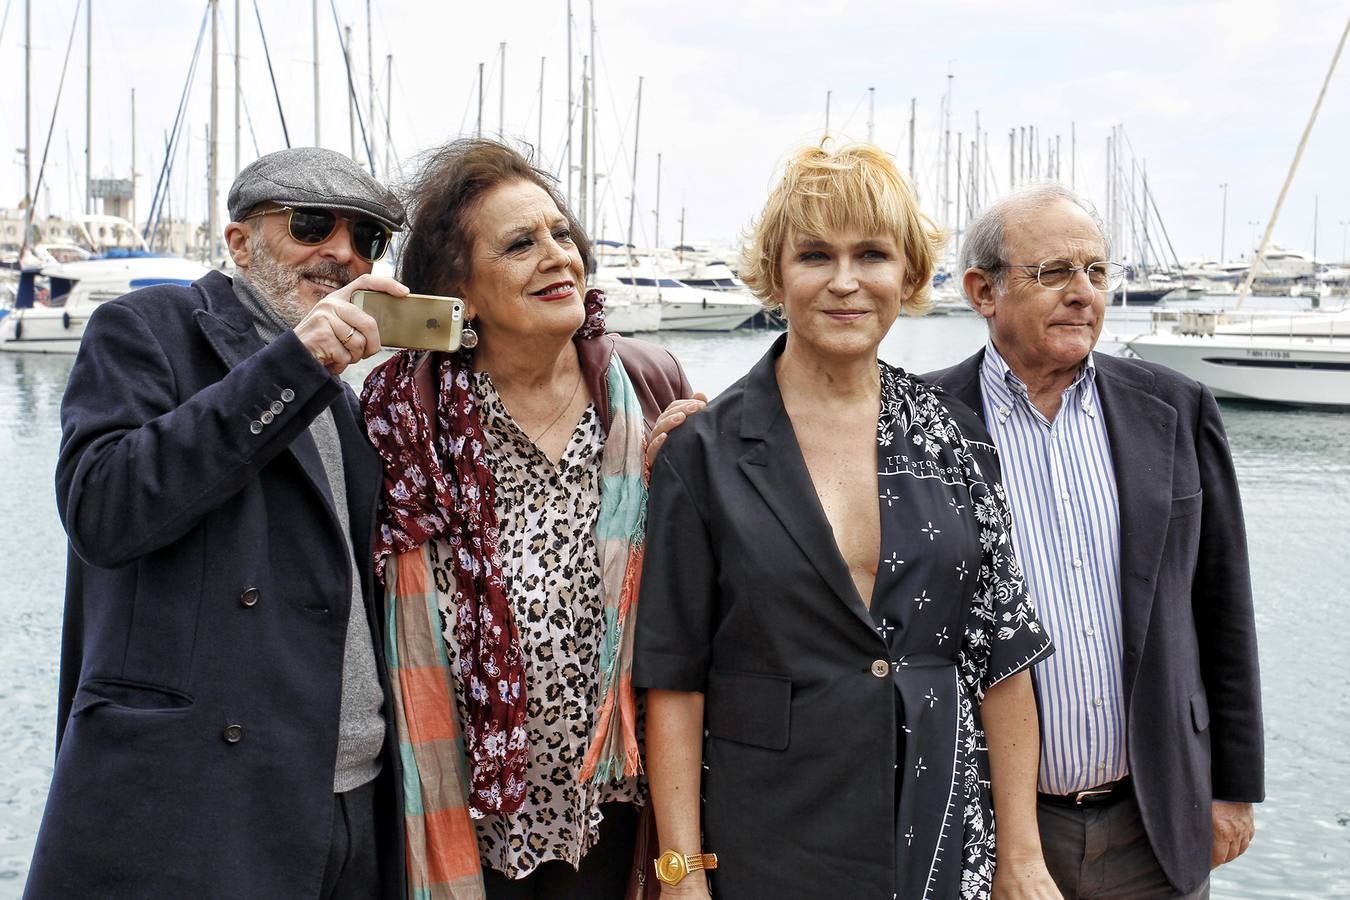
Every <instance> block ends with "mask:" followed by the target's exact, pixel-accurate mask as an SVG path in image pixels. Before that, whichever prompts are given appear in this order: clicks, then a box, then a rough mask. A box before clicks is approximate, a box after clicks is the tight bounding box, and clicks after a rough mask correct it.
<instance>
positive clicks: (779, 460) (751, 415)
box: [739, 338, 875, 630]
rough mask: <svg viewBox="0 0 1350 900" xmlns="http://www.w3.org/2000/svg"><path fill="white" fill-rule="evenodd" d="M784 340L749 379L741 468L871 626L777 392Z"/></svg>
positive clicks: (838, 593) (822, 573)
mask: <svg viewBox="0 0 1350 900" xmlns="http://www.w3.org/2000/svg"><path fill="white" fill-rule="evenodd" d="M785 343H786V341H785V339H784V338H779V339H778V341H777V342H775V344H774V346H773V348H772V349H771V350H770V351H769V352H768V353H767V354H765V355H764V357H763V358H762V359H760V361H759V362H758V363H756V364H755V367H754V368H753V369H751V370H750V375H749V376H748V378H747V379H746V384H745V398H744V401H743V409H744V413H743V414H742V419H741V437H742V438H743V439H744V440H746V441H747V442H748V443H749V449H748V450H747V451H746V452H745V453H744V454H743V455H742V456H741V458H740V460H739V465H740V469H741V472H742V473H744V474H745V477H746V479H747V480H748V481H749V482H750V484H751V485H752V486H753V487H754V488H755V490H756V491H758V492H759V495H760V497H761V498H763V500H764V503H765V505H767V506H768V507H769V509H770V511H772V512H773V514H774V516H775V517H776V518H777V519H778V521H779V522H781V523H782V525H783V527H784V528H785V529H786V530H787V532H788V534H789V535H791V536H792V539H793V541H794V542H796V544H797V546H798V548H800V549H801V551H802V555H803V556H805V557H806V558H807V560H809V561H810V563H811V565H812V566H813V567H814V568H815V569H816V571H817V572H819V573H820V577H821V578H823V579H824V580H825V583H826V584H827V585H829V586H830V589H831V590H833V591H834V593H835V595H836V596H837V597H838V598H839V599H840V601H842V602H843V603H844V605H845V606H847V607H848V609H849V610H850V611H851V612H852V613H853V614H854V615H856V616H857V617H858V618H859V619H861V620H862V621H863V622H864V623H865V624H866V625H867V628H868V629H869V630H871V629H873V628H874V627H875V625H874V624H873V622H872V614H871V613H870V612H869V611H868V609H867V606H866V604H864V602H863V600H862V598H861V597H859V596H858V589H857V588H856V587H855V586H854V584H853V578H852V576H851V575H849V571H848V566H847V565H846V564H845V563H844V558H843V556H841V555H840V553H839V547H838V544H836V543H835V539H834V531H833V529H831V528H830V522H829V519H827V518H826V517H825V510H824V509H823V508H822V507H821V505H820V499H819V497H817V495H816V489H815V485H814V484H812V482H811V475H810V472H808V471H807V468H806V460H805V458H803V456H802V451H801V447H800V445H799V444H798V443H797V435H796V433H795V432H794V431H793V430H792V420H791V419H789V418H788V414H787V410H786V409H785V408H784V407H783V397H782V394H780V393H779V391H778V379H777V378H776V377H775V376H774V370H773V366H774V360H776V359H777V358H778V356H779V354H780V353H782V351H783V345H784V344H785Z"/></svg>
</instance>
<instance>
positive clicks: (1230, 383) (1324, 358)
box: [1128, 334, 1350, 407]
mask: <svg viewBox="0 0 1350 900" xmlns="http://www.w3.org/2000/svg"><path fill="white" fill-rule="evenodd" d="M1128 346H1129V348H1130V350H1132V351H1133V352H1134V354H1135V355H1136V356H1138V357H1139V358H1141V359H1145V360H1148V361H1149V362H1156V363H1161V364H1163V365H1165V366H1168V367H1169V368H1172V369H1176V370H1177V371H1178V372H1181V373H1182V374H1183V375H1189V376H1190V377H1191V378H1194V379H1195V380H1196V381H1199V382H1201V383H1202V384H1204V385H1206V386H1207V387H1208V388H1209V389H1210V390H1211V391H1213V392H1214V395H1215V396H1216V397H1228V398H1234V399H1243V400H1260V401H1264V402H1267V403H1284V404H1292V405H1297V406H1318V407H1350V339H1343V338H1334V339H1329V338H1323V339H1316V338H1307V337H1296V338H1293V339H1290V338H1287V337H1284V338H1281V337H1272V336H1265V335H1232V334H1221V335H1215V336H1214V337H1206V336H1196V335H1179V334H1149V335H1142V336H1140V337H1137V338H1135V339H1134V340H1132V341H1130V342H1129V345H1128Z"/></svg>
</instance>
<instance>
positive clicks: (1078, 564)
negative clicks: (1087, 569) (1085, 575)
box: [1073, 559, 1083, 569]
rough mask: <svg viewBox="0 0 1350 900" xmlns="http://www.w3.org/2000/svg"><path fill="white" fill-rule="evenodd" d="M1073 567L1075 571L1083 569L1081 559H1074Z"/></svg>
mask: <svg viewBox="0 0 1350 900" xmlns="http://www.w3.org/2000/svg"><path fill="white" fill-rule="evenodd" d="M1073 567H1074V568H1075V569H1081V568H1083V561H1082V560H1081V559H1075V560H1074V561H1073Z"/></svg>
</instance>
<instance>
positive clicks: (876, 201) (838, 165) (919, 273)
mask: <svg viewBox="0 0 1350 900" xmlns="http://www.w3.org/2000/svg"><path fill="white" fill-rule="evenodd" d="M847 229H857V230H859V231H862V232H864V233H866V234H887V235H890V236H892V237H893V238H894V239H895V243H896V245H897V246H898V247H899V248H900V252H901V253H902V254H903V255H904V258H905V282H906V286H908V287H912V288H914V292H913V293H912V294H911V295H910V296H909V299H907V300H906V301H905V302H904V303H903V304H902V306H901V311H902V312H904V313H907V314H909V315H920V314H922V313H924V312H927V311H928V306H929V286H930V283H931V282H932V280H933V270H934V268H936V266H937V261H938V257H939V255H940V254H941V253H942V248H943V246H944V245H945V244H946V236H945V235H944V234H943V233H942V230H941V229H940V228H938V227H937V226H936V225H934V224H933V221H932V220H931V219H929V218H928V216H926V215H925V214H924V213H923V212H922V211H920V210H919V204H918V201H917V200H916V198H915V196H914V191H913V189H912V188H911V187H910V186H909V182H908V181H906V180H905V177H904V176H903V175H901V174H900V170H899V169H897V168H896V166H895V162H894V161H893V160H892V159H891V157H890V155H889V154H887V153H886V152H885V151H884V150H882V149H881V148H880V147H877V146H875V145H873V144H864V143H858V144H846V145H845V146H843V147H840V148H839V149H838V150H827V149H825V148H824V147H823V146H822V147H807V148H804V149H802V150H799V151H797V153H796V154H794V155H793V157H792V158H791V159H789V160H788V162H787V165H786V166H785V167H784V170H783V178H782V180H781V181H779V182H778V186H777V187H775V188H774V190H773V192H772V193H771V194H769V199H768V201H767V202H766V203H765V204H764V211H763V213H761V215H760V218H759V221H758V222H756V223H755V224H754V225H753V226H752V228H751V231H750V238H749V240H748V241H747V242H746V245H745V248H744V249H743V250H742V251H741V270H740V276H741V279H742V280H743V281H744V282H745V283H746V285H747V286H748V287H749V288H750V290H751V291H752V292H753V293H754V295H755V296H756V297H758V298H759V301H760V302H761V303H763V304H764V306H766V307H768V308H773V307H776V306H778V304H779V300H778V299H777V298H778V297H779V296H780V295H781V293H782V290H783V272H782V257H783V245H784V244H785V242H786V241H787V239H788V238H789V237H793V236H800V235H809V236H813V237H824V236H825V235H827V234H829V233H830V232H837V231H843V230H847Z"/></svg>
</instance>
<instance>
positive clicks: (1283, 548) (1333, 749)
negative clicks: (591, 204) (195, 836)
mask: <svg viewBox="0 0 1350 900" xmlns="http://www.w3.org/2000/svg"><path fill="white" fill-rule="evenodd" d="M1137 326H1138V320H1137V319H1132V320H1125V319H1123V318H1122V317H1120V315H1119V313H1116V314H1115V315H1114V316H1113V317H1112V318H1108V324H1107V328H1108V330H1115V331H1117V332H1119V333H1132V332H1137V331H1139V330H1140V328H1139V327H1137ZM653 339H654V340H655V341H657V342H658V343H661V344H663V345H665V346H667V347H669V348H670V349H671V351H672V352H674V353H675V355H676V356H677V357H679V359H680V360H681V361H682V362H683V363H684V365H685V368H686V370H687V371H688V373H689V377H690V380H691V381H692V382H693V384H694V386H695V387H696V388H698V389H700V390H704V391H706V392H707V393H708V394H710V395H713V394H716V393H717V392H718V391H721V390H723V389H725V388H726V387H727V386H728V385H729V384H731V383H732V382H733V381H735V380H736V379H737V378H739V377H740V376H741V375H742V374H743V373H744V372H745V371H746V370H747V369H748V368H749V367H750V366H751V365H752V364H753V363H754V362H755V360H756V359H758V358H759V356H760V355H761V354H762V353H763V352H764V350H765V349H766V348H767V347H768V345H769V344H770V343H771V341H772V339H773V334H771V333H766V332H733V333H730V334H707V335H698V334H679V335H676V334H669V335H665V334H663V335H659V336H655V337H654V338H653ZM983 340H984V326H983V324H982V321H981V320H980V319H978V318H976V317H974V316H970V315H954V316H945V317H930V318H925V319H902V320H900V322H899V323H897V325H896V327H895V328H894V329H893V331H892V332H891V334H890V335H889V336H888V337H887V339H886V341H885V342H884V343H883V345H882V354H881V355H882V357H883V358H884V359H886V360H887V361H888V362H891V363H894V364H896V365H900V366H903V367H904V368H906V369H909V370H911V371H915V372H923V371H927V370H930V369H933V368H937V367H940V366H945V365H950V364H952V363H955V362H957V361H959V360H960V359H962V358H964V357H965V356H967V355H968V354H970V353H971V352H973V351H974V350H976V349H977V348H978V347H980V346H981V344H982V343H983ZM70 366H71V359H70V358H69V357H56V356H34V355H27V354H0V523H3V538H0V541H3V543H0V559H3V560H4V562H5V568H6V571H5V576H6V577H5V578H4V579H3V580H2V581H0V634H3V635H4V647H3V649H0V898H5V897H17V896H18V895H19V894H20V892H21V891H22V887H23V881H24V878H25V875H26V872H27V868H28V861H29V857H30V855H31V853H32V849H33V841H34V836H35V832H36V830H37V824H38V820H39V817H40V815H41V812H42V806H43V802H44V800H45V797H46V792H47V784H48V781H49V779H50V777H51V770H52V746H53V734H54V730H55V724H56V722H55V701H56V674H57V663H58V654H59V645H60V634H61V609H62V594H63V582H64V577H65V559H66V543H65V537H64V534H63V532H62V530H61V525H60V522H59V520H58V519H57V515H56V504H55V499H54V495H53V482H52V474H53V470H54V467H55V461H56V451H57V444H58V441H59V438H60V421H59V412H60V404H61V394H62V391H63V390H64V388H65V383H66V378H67V375H68V373H69V370H70ZM1223 414H1224V419H1225V422H1226V424H1227V427H1228V434H1229V439H1230V442H1231V445H1232V449H1233V457H1234V460H1235V462H1236V465H1237V471H1238V478H1239V481H1240V484H1241V488H1242V496H1243V502H1244V505H1245V510H1246V516H1247V529H1248V540H1249V542H1250V545H1251V557H1252V566H1253V573H1252V575H1253V581H1254V586H1255V594H1256V612H1257V626H1258V634H1259V640H1260V649H1261V675H1262V692H1263V696H1264V703H1265V721H1266V772H1267V775H1266V784H1267V792H1268V799H1267V800H1266V802H1265V803H1262V804H1261V805H1260V806H1258V807H1257V815H1256V821H1257V831H1256V840H1255V841H1254V843H1253V844H1252V846H1251V849H1250V850H1249V851H1248V852H1247V854H1246V855H1245V856H1244V857H1242V858H1241V859H1239V860H1238V861H1236V862H1235V863H1232V864H1230V865H1228V866H1224V867H1223V868H1222V869H1220V870H1219V871H1218V872H1217V873H1216V875H1215V878H1214V886H1213V896H1214V897H1216V898H1309V900H1311V898H1319V900H1320V898H1327V897H1350V671H1348V670H1347V651H1350V587H1348V586H1350V552H1347V551H1346V543H1347V537H1346V536H1347V534H1350V455H1347V444H1350V414H1343V413H1340V414H1338V413H1326V412H1313V411H1307V410H1292V409H1279V408H1271V407H1261V406H1253V405H1244V404H1228V403H1225V404H1223ZM1118 449H1119V448H1118ZM1123 451H1124V452H1129V448H1128V447H1125V448H1123Z"/></svg>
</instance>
